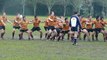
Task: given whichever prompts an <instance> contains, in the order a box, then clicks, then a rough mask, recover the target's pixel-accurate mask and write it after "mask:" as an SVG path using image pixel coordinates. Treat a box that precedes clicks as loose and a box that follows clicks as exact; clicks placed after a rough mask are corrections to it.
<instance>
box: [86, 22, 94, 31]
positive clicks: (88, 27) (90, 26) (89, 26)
mask: <svg viewBox="0 0 107 60" xmlns="http://www.w3.org/2000/svg"><path fill="white" fill-rule="evenodd" d="M86 28H87V29H93V21H87V22H86Z"/></svg>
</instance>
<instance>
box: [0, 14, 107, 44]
mask: <svg viewBox="0 0 107 60" xmlns="http://www.w3.org/2000/svg"><path fill="white" fill-rule="evenodd" d="M6 21H8V22H10V21H9V20H7V17H6V14H5V13H4V14H3V16H2V17H1V19H0V30H2V33H1V38H2V39H3V36H4V34H5V25H6ZM40 22H41V21H40V19H39V18H38V17H37V16H35V17H34V20H32V21H28V20H27V19H26V17H25V16H21V15H20V14H18V15H17V16H16V19H15V20H14V22H13V23H12V22H10V23H12V24H13V32H12V38H13V39H14V35H15V30H16V29H19V30H20V33H19V39H20V40H21V39H23V33H24V32H26V33H28V39H31V38H32V39H34V38H33V35H32V32H34V31H39V32H40V38H42V35H43V32H42V30H41V28H40V27H39V24H40ZM32 23H33V28H32V29H31V30H29V29H28V24H32ZM106 24H107V22H106V21H104V20H103V17H100V16H97V17H96V20H92V16H89V17H88V18H87V19H84V18H83V17H81V16H78V13H77V12H75V13H74V15H73V16H72V17H71V18H70V21H69V20H68V18H64V17H60V18H59V17H57V16H55V15H54V12H52V13H51V14H50V16H49V17H48V18H47V19H46V20H45V25H44V28H45V30H46V33H45V38H47V39H51V40H54V39H57V40H58V41H59V40H60V39H61V40H63V39H64V36H65V34H66V33H67V34H68V40H69V38H71V40H73V42H74V44H76V41H77V38H78V37H80V35H81V32H83V33H84V40H85V38H86V37H88V40H89V41H90V36H91V35H90V34H91V33H92V40H94V36H95V37H96V40H98V34H99V33H100V32H101V33H103V36H104V40H105V38H106V34H105V33H106V31H105V29H104V27H105V25H106ZM93 25H95V27H94V28H93ZM78 27H79V28H80V29H78Z"/></svg>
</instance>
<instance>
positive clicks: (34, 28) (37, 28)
mask: <svg viewBox="0 0 107 60" xmlns="http://www.w3.org/2000/svg"><path fill="white" fill-rule="evenodd" d="M40 30H41V29H40V27H33V28H32V29H31V31H32V32H34V31H40Z"/></svg>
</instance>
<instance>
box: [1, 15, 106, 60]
mask: <svg viewBox="0 0 107 60" xmlns="http://www.w3.org/2000/svg"><path fill="white" fill-rule="evenodd" d="M8 18H9V20H13V19H14V17H13V16H9V17H8ZM32 18H33V17H28V19H32ZM40 18H41V20H45V19H46V18H45V17H40ZM29 28H32V25H29ZM41 28H42V29H43V23H41ZM43 31H44V29H43ZM18 32H19V31H18V30H17V33H16V35H15V39H14V40H11V33H12V25H11V24H9V23H7V25H6V34H5V36H4V37H5V39H4V40H1V39H0V60H107V42H103V39H102V35H101V34H100V37H99V40H100V41H98V42H87V41H85V42H84V41H83V40H79V41H78V45H77V46H73V45H72V43H71V42H70V41H68V40H66V39H65V40H64V41H59V42H57V41H48V40H46V39H42V40H40V39H39V35H38V34H39V33H38V32H35V33H33V34H34V35H35V40H27V35H26V34H24V37H25V40H18Z"/></svg>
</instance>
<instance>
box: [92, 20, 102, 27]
mask: <svg viewBox="0 0 107 60" xmlns="http://www.w3.org/2000/svg"><path fill="white" fill-rule="evenodd" d="M93 24H94V25H95V28H103V25H102V23H101V21H100V20H98V21H94V22H93Z"/></svg>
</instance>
